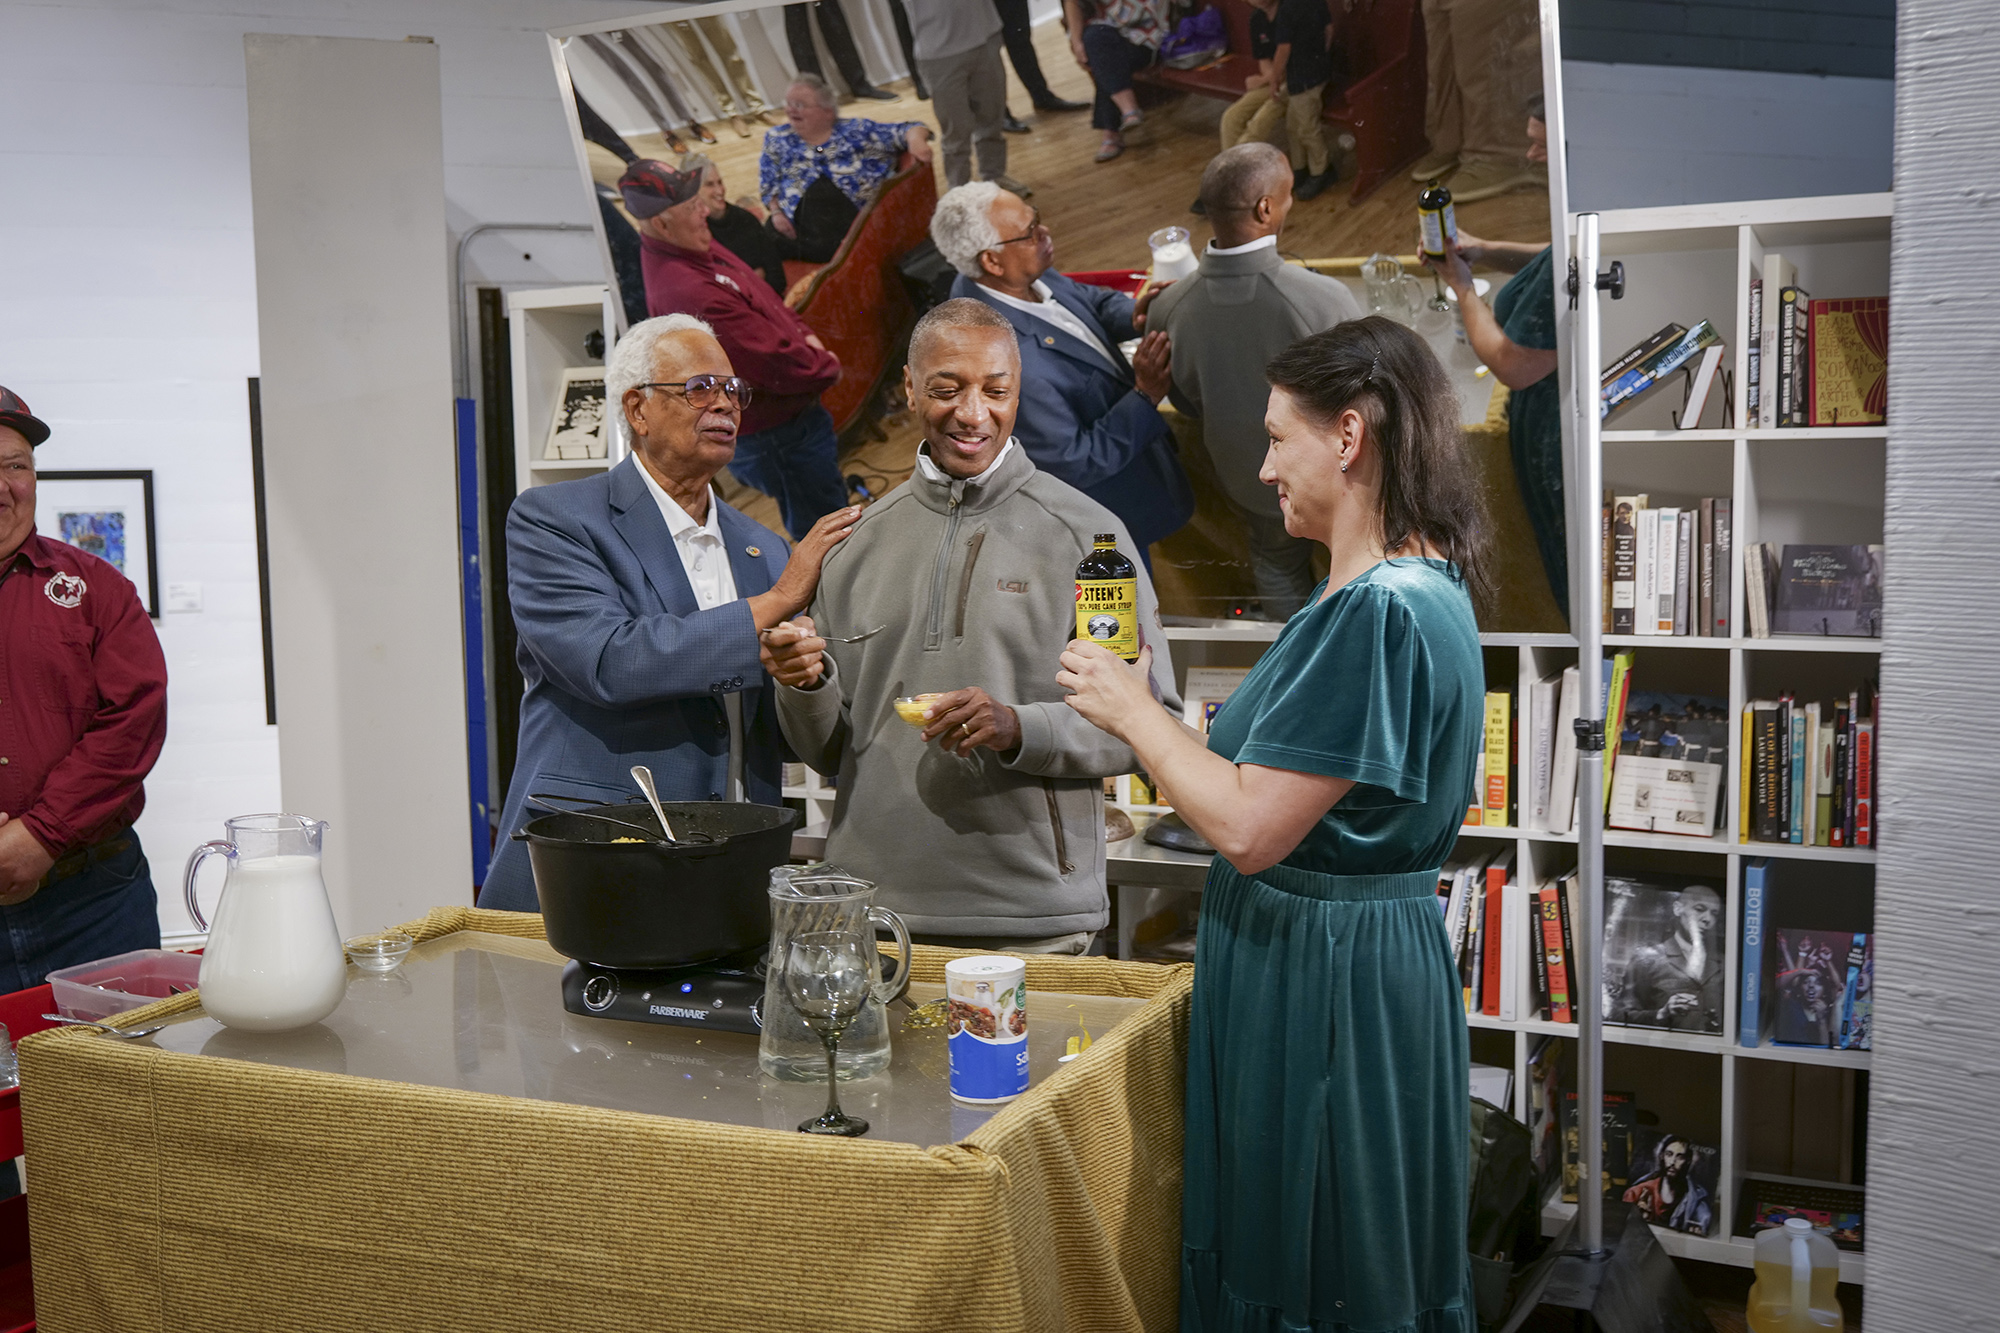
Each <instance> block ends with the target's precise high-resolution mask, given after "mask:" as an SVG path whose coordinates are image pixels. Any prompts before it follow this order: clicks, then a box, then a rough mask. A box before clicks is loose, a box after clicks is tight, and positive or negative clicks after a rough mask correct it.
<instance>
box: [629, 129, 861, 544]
mask: <svg viewBox="0 0 2000 1333" xmlns="http://www.w3.org/2000/svg"><path fill="white" fill-rule="evenodd" d="M702 177H703V173H701V172H696V171H679V170H676V169H675V168H673V167H670V166H668V165H667V164H666V163H664V162H651V161H640V162H635V163H633V164H632V165H631V166H629V167H627V168H626V169H625V174H624V175H623V176H621V177H619V179H618V192H619V195H620V196H621V197H622V198H623V199H624V201H625V207H626V209H627V210H628V211H630V212H631V214H632V216H633V217H636V218H638V219H639V220H640V221H639V233H640V234H639V244H640V246H641V248H642V253H641V256H640V258H641V262H642V263H643V264H644V266H645V272H646V308H647V310H648V311H650V312H651V313H652V314H654V315H669V314H683V315H693V316H694V317H695V318H697V319H699V320H702V321H703V322H705V323H706V324H707V325H708V326H709V327H710V328H711V329H712V330H713V331H714V333H715V336H716V338H717V339H719V340H720V341H721V343H722V346H723V348H724V350H725V351H726V353H727V355H728V357H729V360H730V364H731V365H733V366H734V367H736V373H738V374H740V375H741V376H742V377H743V378H744V379H745V380H746V381H747V382H749V383H750V384H752V385H755V386H756V390H757V393H756V397H755V398H754V399H753V400H751V401H750V402H748V403H745V404H743V413H742V435H741V437H740V438H739V439H737V440H736V442H735V451H734V456H733V461H732V462H731V463H730V465H729V471H730V473H731V475H733V476H734V477H735V478H736V479H737V480H738V481H740V482H742V483H743V484H744V485H745V486H754V487H755V488H756V489H758V490H760V491H762V492H763V493H764V494H766V495H768V496H770V497H771V498H772V499H773V500H776V501H777V502H778V512H779V513H780V514H781V515H783V518H784V524H785V530H786V531H787V532H789V533H790V534H791V535H792V537H793V539H794V540H801V541H802V540H804V538H805V534H806V533H807V532H808V531H810V530H811V528H812V526H813V524H815V523H817V522H819V520H820V519H821V518H823V517H825V516H826V515H828V514H830V513H832V512H834V511H835V510H837V509H840V508H843V507H844V506H845V505H846V504H847V482H846V480H845V479H843V478H842V476H841V475H840V438H839V436H838V434H837V433H836V432H835V431H834V426H833V417H832V416H830V415H829V414H828V413H827V410H826V409H825V408H823V407H821V406H820V404H819V396H820V394H821V393H822V392H824V391H825V390H827V389H829V388H831V387H832V386H833V384H834V382H835V381H836V380H838V379H839V378H840V358H839V357H837V356H835V355H834V354H833V353H832V352H829V351H828V350H827V349H826V344H825V343H823V342H821V341H820V340H819V335H817V334H815V333H814V332H813V331H812V330H811V329H810V328H808V327H806V322H805V321H804V320H803V319H801V318H799V316H798V313H797V312H796V311H794V310H793V309H792V308H791V307H790V306H788V305H786V304H785V303H784V301H782V300H780V299H779V297H778V295H777V293H775V292H773V291H772V290H771V286H770V284H769V283H768V282H766V281H765V280H764V279H763V278H762V277H760V276H759V275H758V274H757V272H756V271H755V270H754V269H752V268H751V267H750V266H749V265H748V264H746V263H744V262H743V261H742V260H741V259H739V258H737V257H736V256H735V255H734V254H731V253H730V251H729V249H728V247H727V246H722V245H717V244H716V243H715V237H714V233H712V232H711V231H709V229H708V218H709V209H710V200H708V199H705V198H703V197H702V195H701V184H702Z"/></svg>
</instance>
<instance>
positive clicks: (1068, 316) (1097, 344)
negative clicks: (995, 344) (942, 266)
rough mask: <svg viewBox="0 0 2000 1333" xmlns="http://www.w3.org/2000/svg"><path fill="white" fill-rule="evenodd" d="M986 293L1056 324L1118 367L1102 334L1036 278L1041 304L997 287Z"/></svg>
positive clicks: (1037, 317)
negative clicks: (1078, 316)
mask: <svg viewBox="0 0 2000 1333" xmlns="http://www.w3.org/2000/svg"><path fill="white" fill-rule="evenodd" d="M986 290H987V291H989V292H992V293H993V295H994V296H995V297H997V298H999V299H1000V300H1002V301H1005V302H1006V303H1007V304H1008V305H1010V306H1013V307H1014V308H1015V309H1016V310H1025V311H1027V312H1028V313H1029V314H1031V315H1033V316H1034V317H1035V318H1036V319H1039V320H1041V321H1043V322H1044V323H1048V324H1053V325H1055V326H1056V327H1057V328H1059V329H1061V330H1062V331H1063V332H1064V333H1067V334H1068V335H1069V336H1070V337H1072V338H1074V339H1076V340H1077V341H1078V342H1080V343H1082V344H1083V345H1084V346H1085V347H1088V348H1090V350H1092V351H1093V352H1096V353H1097V354H1098V355H1099V356H1101V357H1103V358H1104V363H1105V364H1106V365H1108V366H1110V367H1111V368H1112V369H1113V370H1116V369H1118V368H1119V367H1118V358H1117V357H1115V356H1113V355H1111V349H1110V348H1108V347H1106V346H1105V345H1104V334H1103V332H1102V331H1101V330H1098V329H1094V328H1092V327H1091V326H1090V325H1088V324H1086V323H1084V322H1083V321H1082V320H1080V319H1078V318H1077V317H1076V314H1075V312H1073V311H1072V310H1071V309H1070V308H1069V307H1068V306H1066V305H1064V304H1063V303H1062V302H1061V301H1058V300H1056V298H1055V293H1054V292H1052V291H1050V290H1049V285H1048V284H1047V283H1046V282H1043V281H1042V280H1041V279H1039V278H1037V279H1036V280H1035V295H1036V296H1039V297H1041V298H1042V299H1041V300H1039V301H1023V300H1022V299H1021V298H1020V297H1018V296H1009V295H1008V294H1007V293H1005V292H1003V291H1001V290H1000V289H999V288H997V287H988V288H987V289H986Z"/></svg>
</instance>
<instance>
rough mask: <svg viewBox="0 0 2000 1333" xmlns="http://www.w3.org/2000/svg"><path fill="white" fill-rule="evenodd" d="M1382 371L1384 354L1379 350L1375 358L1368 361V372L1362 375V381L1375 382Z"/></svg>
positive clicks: (1365, 382)
mask: <svg viewBox="0 0 2000 1333" xmlns="http://www.w3.org/2000/svg"><path fill="white" fill-rule="evenodd" d="M1381 372H1382V355H1381V353H1379V352H1378V353H1376V354H1375V359H1374V360H1373V361H1370V362H1369V363H1368V373H1367V374H1366V375H1363V376H1362V377H1361V382H1362V383H1363V384H1373V383H1374V382H1375V377H1376V376H1377V375H1379V374H1380V373H1381Z"/></svg>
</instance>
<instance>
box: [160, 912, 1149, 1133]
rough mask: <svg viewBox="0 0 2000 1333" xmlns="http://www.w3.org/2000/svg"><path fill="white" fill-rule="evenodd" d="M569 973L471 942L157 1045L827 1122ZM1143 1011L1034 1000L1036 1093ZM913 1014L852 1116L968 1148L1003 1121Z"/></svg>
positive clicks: (539, 950)
mask: <svg viewBox="0 0 2000 1333" xmlns="http://www.w3.org/2000/svg"><path fill="white" fill-rule="evenodd" d="M566 961H567V960H566V959H564V958H563V956H562V955H561V954H558V953H556V952H555V951H554V950H553V949H551V948H549V947H548V946H547V945H546V944H543V943H542V942H540V941H538V940H520V939H513V938H510V937H507V936H502V935H488V934H484V933H482V932H478V931H459V932H457V933H454V934H450V935H445V936H442V937H440V938H438V939H435V940H432V941H429V942H428V943H425V944H420V945H418V946H417V947H416V948H415V949H414V950H412V951H411V953H410V956H409V957H408V958H407V959H405V960H404V962H403V965H402V967H401V968H399V969H397V970H396V971H394V972H391V973H389V974H388V975H387V976H375V975H370V974H367V973H364V972H361V971H360V970H359V969H357V968H352V967H350V968H349V969H348V980H347V996H346V998H345V999H344V1000H343V1001H342V1002H341V1005H340V1008H338V1009H336V1010H334V1012H333V1014H332V1015H331V1016H330V1017H328V1018H327V1019H326V1020H325V1021H324V1022H321V1023H316V1024H314V1025H313V1026H311V1027H308V1028H303V1029H301V1030H299V1031H296V1032H277V1033H264V1032H241V1031H237V1030H235V1029H232V1028H225V1027H223V1026H222V1025H221V1024H220V1023H217V1022H216V1021H215V1020H214V1019H212V1018H210V1017H208V1016H207V1015H205V1014H203V1013H201V1012H200V1011H193V1012H191V1013H189V1014H187V1015H184V1016H181V1017H179V1018H175V1019H170V1020H168V1023H167V1026H166V1027H165V1028H164V1029H163V1030H162V1031H160V1032H159V1033H158V1034H157V1035H156V1036H154V1037H153V1038H151V1040H152V1041H153V1042H154V1043H155V1044H156V1045H158V1046H159V1047H160V1048H161V1049H163V1050H171V1051H180V1052H185V1053H188V1054H194V1055H205V1056H212V1057H218V1058H222V1059H232V1060H248V1061H253V1062H257V1063H261V1064H269V1065H278V1066H283V1067H287V1068H294V1069H318V1070H323V1071H326V1072H328V1073H336V1074H352V1075H355V1076H357V1077H361V1078H377V1079H387V1080H393V1081H396V1082H401V1083H414V1084H419V1085H423V1086H427V1087H438V1088H457V1089H461V1090H463V1091H466V1092H486V1093H497V1094H499V1095H501V1096H507V1097H527V1098H533V1099H537V1100H541V1101H552V1102H567V1103H570V1104H573V1105H578V1106H601V1107H605V1108H608V1109H611V1110H618V1111H637V1112H640V1113H643V1114H649V1115H663V1116H679V1117H682V1118H685V1119H689V1120H709V1121H715V1122H718V1123H722V1124H731V1125H748V1126H756V1127H762V1128H765V1129H774V1130H783V1131H787V1132H791V1131H794V1130H796V1129H797V1127H798V1124H799V1122H800V1121H801V1120H804V1119H807V1118H808V1117H810V1116H813V1115H816V1114H817V1113H818V1112H819V1111H821V1110H822V1109H824V1108H825V1106H826V1084H825V1083H824V1082H814V1083H791V1082H784V1081H780V1080H778V1079H774V1078H770V1077H768V1076H766V1075H765V1074H764V1073H763V1072H762V1071H761V1070H759V1069H758V1067H757V1039H756V1038H755V1037H753V1036H750V1035H748V1034H744V1033H736V1032H720V1031H716V1030H714V1029H702V1028H685V1027H668V1026H663V1025H657V1024H652V1023H634V1022H625V1021H620V1020H617V1019H607V1018H590V1017H585V1016H583V1015H580V1014H572V1013H570V1012H568V1011H567V1010H565V1009H564V1008H563V1005H562V985H561V977H562V968H563V964H564V962H566ZM943 994H944V987H943V986H941V985H936V984H928V983H921V982H919V983H913V984H912V985H911V987H910V994H909V1000H910V1002H911V1003H912V1004H922V1003H924V1002H925V1001H927V1000H932V999H936V998H938V997H939V996H942V995H943ZM1144 1003H1145V1002H1144V1001H1143V1000H1129V999H1120V998H1114V997H1110V996H1101V995H1064V994H1058V993H1053V992H1038V993H1036V994H1035V995H1034V996H1033V997H1032V1004H1033V1009H1032V1012H1033V1015H1034V1016H1033V1019H1032V1020H1031V1021H1030V1023H1029V1026H1028V1073H1029V1082H1030V1086H1031V1087H1032V1086H1034V1085H1036V1084H1038V1083H1040V1082H1041V1081H1042V1080H1043V1079H1045V1078H1047V1077H1049V1076H1050V1075H1051V1074H1053V1073H1054V1072H1055V1071H1056V1070H1057V1069H1058V1068H1060V1067H1061V1062H1062V1060H1063V1058H1064V1056H1065V1054H1066V1051H1067V1047H1068V1039H1069V1038H1070V1037H1080V1036H1082V1035H1083V1034H1085V1033H1088V1034H1089V1036H1090V1037H1091V1038H1092V1039H1093V1040H1094V1039H1096V1038H1100V1037H1102V1036H1103V1035H1104V1034H1105V1033H1106V1032H1108V1031H1109V1030H1110V1029H1111V1028H1112V1027H1114V1026H1116V1025H1117V1024H1118V1023H1119V1022H1120V1021H1122V1020H1123V1019H1125V1018H1127V1017H1129V1016H1130V1015H1131V1014H1132V1013H1133V1012H1135V1011H1136V1010H1137V1009H1138V1008H1139V1007H1140V1006H1141V1005H1142V1004H1144ZM909 1012H910V1010H909V1007H908V1006H907V1005H905V1004H903V1003H900V1002H899V1003H896V1004H892V1005H891V1006H890V1007H889V1027H890V1033H891V1051H892V1055H891V1058H890V1061H889V1067H888V1068H887V1069H885V1070H884V1071H883V1072H882V1073H880V1074H877V1075H875V1076H874V1077H872V1078H865V1079H855V1080H853V1081H850V1082H844V1083H842V1084H841V1085H840V1104H841V1106H842V1108H843V1109H845V1110H847V1111H848V1112H849V1113H851V1114H854V1115H859V1116H863V1117H865V1118H866V1119H867V1120H868V1121H869V1124H870V1129H869V1133H868V1137H869V1138H872V1139H886V1140H889V1141H892V1142H900V1143H912V1144H915V1145H917V1146H918V1147H930V1146H932V1145H934V1144H943V1143H956V1142H958V1141H959V1140H961V1139H963V1138H965V1137H966V1136H967V1135H968V1134H970V1133H972V1132H973V1131H974V1130H976V1129H978V1128H979V1127H980V1126H981V1125H983V1124H985V1123H986V1122H987V1120H989V1119H991V1118H992V1116H993V1114H994V1113H995V1112H996V1111H998V1110H1000V1109H1001V1107H1000V1106H974V1105H968V1104H966V1103H964V1102H958V1101H954V1100H953V1099H952V1097H951V1095H950V1091H949V1084H948V1080H949V1076H950V1062H949V1058H948V1055H947V1049H946V1045H945V1043H946V1036H945V1030H944V1029H943V1028H942V1027H930V1028H918V1029H910V1030H905V1029H904V1028H903V1027H902V1023H903V1020H904V1018H905V1017H907V1016H908V1014H909Z"/></svg>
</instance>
